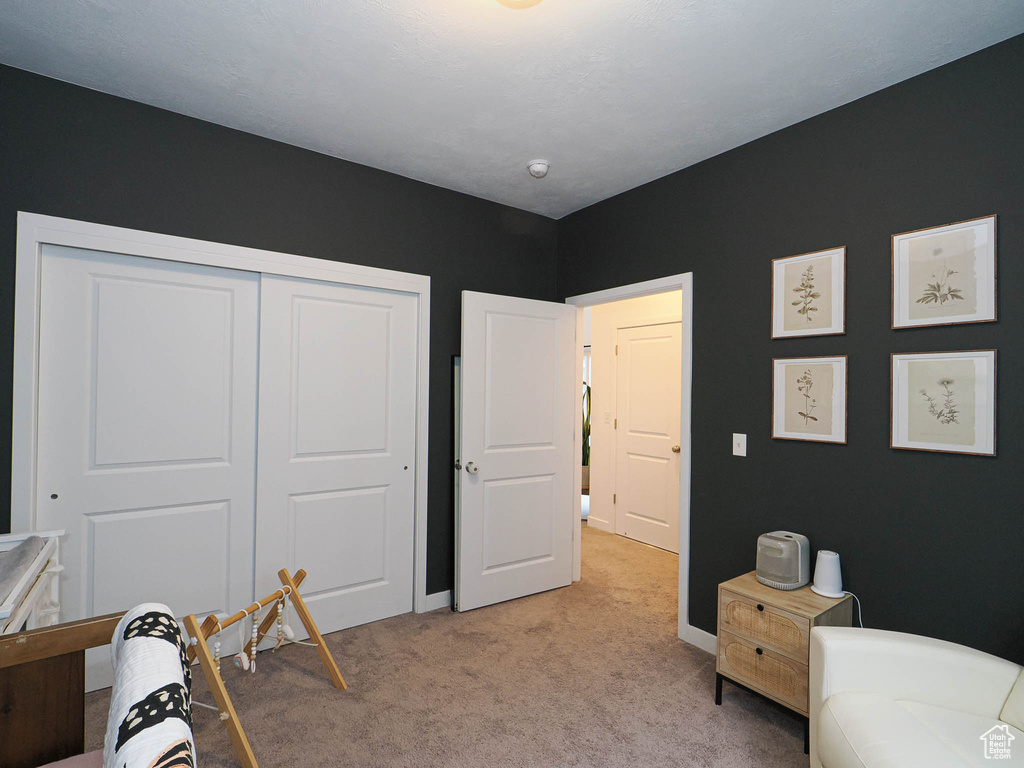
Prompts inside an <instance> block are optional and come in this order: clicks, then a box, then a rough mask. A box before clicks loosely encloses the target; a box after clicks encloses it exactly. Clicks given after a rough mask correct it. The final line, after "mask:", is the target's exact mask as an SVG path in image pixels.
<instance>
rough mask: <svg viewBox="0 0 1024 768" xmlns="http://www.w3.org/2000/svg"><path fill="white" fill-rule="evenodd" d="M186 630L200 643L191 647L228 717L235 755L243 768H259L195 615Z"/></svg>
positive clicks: (229, 732) (186, 618) (188, 618)
mask: <svg viewBox="0 0 1024 768" xmlns="http://www.w3.org/2000/svg"><path fill="white" fill-rule="evenodd" d="M185 629H187V630H188V633H189V634H190V635H191V636H192V637H194V638H196V639H197V640H198V641H199V642H197V643H196V644H195V645H191V646H189V647H190V648H195V655H196V656H197V657H198V658H199V665H200V666H201V667H202V669H203V674H204V675H206V682H207V683H209V685H210V692H211V693H213V698H214V700H215V701H216V702H217V707H218V709H219V710H220V711H221V712H222V713H223V715H226V716H227V718H226V719H225V720H224V727H226V728H227V729H228V735H229V736H230V737H231V744H232V745H233V746H234V748H235V754H236V755H238V761H239V762H240V763H241V764H242V768H258V766H257V765H256V756H255V755H254V754H253V753H252V747H250V746H249V740H248V739H247V738H246V737H245V731H243V730H242V724H241V723H240V722H239V720H238V714H237V713H236V712H235V707H234V705H233V704H232V703H231V697H230V696H228V689H227V688H225V687H224V681H223V680H222V679H221V677H220V673H219V672H217V665H216V663H215V662H214V660H213V654H211V653H210V647H209V646H208V645H207V644H206V636H205V635H204V634H203V631H202V629H201V628H200V627H199V622H198V621H196V617H195V616H194V615H192V614H189V615H188V616H186V617H185ZM223 715H222V716H223Z"/></svg>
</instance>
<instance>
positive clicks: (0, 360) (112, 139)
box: [0, 66, 556, 592]
mask: <svg viewBox="0 0 1024 768" xmlns="http://www.w3.org/2000/svg"><path fill="white" fill-rule="evenodd" d="M19 210H21V211H29V212H33V213H43V214H48V215H51V216H63V217H66V218H71V219H82V220H85V221H92V222H97V223H101V224H112V225H116V226H120V227H130V228H133V229H141V230H148V231H152V232H161V233H165V234H171V235H180V236H184V237H193V238H199V239H202V240H212V241H216V242H222V243H231V244H233V245H243V246H250V247H254V248H264V249H268V250H275V251H284V252H287V253H296V254H300V255H303V256H312V257H316V258H321V259H333V260H336V261H345V262H349V263H354V264H367V265H372V266H375V267H384V268H388V269H397V270H403V271H407V272H415V273H418V274H425V275H430V278H431V296H430V309H431V316H430V441H429V442H430V447H429V451H430V453H429V462H430V471H429V508H428V547H427V561H428V564H427V591H428V592H436V591H441V590H444V589H448V588H449V587H451V584H452V578H453V577H452V544H453V536H452V521H453V518H452V511H451V510H452V499H451V472H450V466H451V464H450V461H451V456H452V444H451V422H452V418H451V396H450V391H451V356H452V355H454V354H458V352H459V314H460V291H462V290H463V289H469V290H476V291H489V292H493V293H506V294H510V295H517V296H526V297H531V298H537V299H553V298H554V294H555V249H556V224H555V222H554V221H552V220H550V219H546V218H544V217H541V216H535V215H532V214H528V213H523V212H521V211H516V210H513V209H510V208H507V207H504V206H500V205H495V204H493V203H488V202H485V201H482V200H478V199H474V198H472V197H469V196H467V195H460V194H457V193H454V192H450V191H447V190H443V189H441V188H439V187H433V186H430V185H428V184H422V183H419V182H415V181H411V180H409V179H405V178H402V177H399V176H395V175H393V174H389V173H384V172H382V171H377V170H374V169H371V168H367V167H364V166H360V165H356V164H353V163H348V162H345V161H342V160H336V159H333V158H329V157H327V156H325V155H320V154H317V153H314V152H309V151H306V150H302V149H296V148H294V147H289V146H286V145H284V144H279V143H276V142H273V141H268V140H266V139H262V138H258V137H256V136H252V135H249V134H245V133H241V132H238V131H232V130H229V129H227V128H222V127H220V126H216V125H213V124H210V123H204V122H202V121H199V120H194V119H192V118H188V117H182V116H181V115H176V114H173V113H170V112H166V111H163V110H159V109H155V108H153V107H147V106H144V105H142V104H137V103H134V102H131V101H126V100H124V99H118V98H114V97H111V96H106V95H103V94H100V93H96V92H94V91H89V90H87V89H84V88H79V87H76V86H72V85H67V84H65V83H60V82H57V81H55V80H50V79H47V78H43V77H39V76H36V75H32V74H29V73H26V72H22V71H19V70H15V69H11V68H9V67H2V66H0V434H7V435H9V434H10V417H11V376H12V366H13V333H14V331H13V318H14V247H15V232H16V216H17V211H19ZM0 446H2V447H0V487H2V488H4V489H7V492H9V489H10V481H9V477H10V465H11V464H10V443H9V442H8V440H6V439H5V440H2V441H0ZM7 506H8V505H2V504H0V531H7V530H8V529H9V524H10V523H9V521H10V518H9V510H8V509H7Z"/></svg>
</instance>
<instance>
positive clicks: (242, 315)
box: [36, 246, 259, 685]
mask: <svg viewBox="0 0 1024 768" xmlns="http://www.w3.org/2000/svg"><path fill="white" fill-rule="evenodd" d="M258 319H259V278H258V276H257V275H254V274H251V273H245V272H234V271H231V270H222V269H216V268H212V267H203V266H197V265H191V264H183V263H177V262H164V261H159V260H156V259H146V258H140V257H133V256H124V255H120V254H112V253H103V252H98V251H87V250H79V249H72V248H64V247H56V246H46V247H44V250H43V256H42V264H41V294H40V329H41V330H40V343H39V405H38V420H39V422H38V424H39V426H38V440H39V442H38V454H37V458H38V473H37V478H36V480H37V483H36V524H37V526H38V528H39V529H41V530H45V529H52V528H66V529H67V536H66V537H65V539H64V540H63V541H62V542H61V559H62V562H63V565H64V566H65V569H66V570H65V572H64V574H62V576H61V581H62V583H61V603H62V606H61V608H62V612H61V619H62V620H65V621H72V620H75V619H79V618H85V617H88V616H94V615H100V614H103V613H108V612H112V611H117V610H126V609H128V608H131V607H132V606H133V605H135V604H138V603H142V602H163V603H166V604H167V605H169V606H170V607H171V609H172V610H173V611H174V612H175V613H176V614H177V615H178V616H184V615H186V614H188V613H203V612H208V611H229V610H232V609H233V606H237V605H240V604H243V603H245V602H246V601H248V600H249V599H251V597H252V591H253V590H252V587H253V585H252V568H253V536H254V514H253V509H254V501H255V472H256V467H255V460H256V456H255V453H256V387H257V378H256V377H257V373H258V370H257V351H258V348H257V347H258V345H257V333H258ZM95 656H96V655H95V654H94V657H95ZM99 656H100V657H103V656H104V654H99ZM102 666H105V664H101V665H100V667H102ZM89 673H90V678H91V679H90V685H92V684H94V683H95V681H99V680H101V679H102V675H103V674H104V673H103V672H102V671H100V670H99V667H97V666H96V665H95V664H93V663H91V662H90V664H89ZM95 674H99V675H100V677H95Z"/></svg>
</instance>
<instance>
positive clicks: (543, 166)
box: [526, 160, 549, 179]
mask: <svg viewBox="0 0 1024 768" xmlns="http://www.w3.org/2000/svg"><path fill="white" fill-rule="evenodd" d="M526 168H527V169H528V170H529V171H530V175H531V176H533V178H535V179H543V178H544V177H545V176H547V175H548V168H549V165H548V161H547V160H531V161H530V162H528V163H527V164H526Z"/></svg>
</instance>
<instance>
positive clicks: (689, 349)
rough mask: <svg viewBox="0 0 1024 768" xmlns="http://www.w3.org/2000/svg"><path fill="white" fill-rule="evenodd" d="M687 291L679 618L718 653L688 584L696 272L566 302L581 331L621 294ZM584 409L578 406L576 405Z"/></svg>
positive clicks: (692, 638) (686, 631) (693, 637)
mask: <svg viewBox="0 0 1024 768" xmlns="http://www.w3.org/2000/svg"><path fill="white" fill-rule="evenodd" d="M676 290H681V291H682V300H683V308H682V321H683V333H682V343H683V354H682V377H681V381H680V384H681V387H680V394H681V398H682V402H681V403H680V409H679V420H680V428H679V435H680V447H681V455H680V457H679V460H680V464H679V622H678V636H679V637H680V638H681V639H683V640H685V641H686V642H688V643H692V644H693V645H696V646H697V647H699V648H702V649H704V650H705V651H708V652H709V653H714V652H715V637H714V635H711V634H709V633H707V632H705V631H704V630H701V629H698V628H697V627H694V626H691V625H690V610H689V596H690V593H689V583H690V480H691V459H690V457H691V444H690V441H691V438H690V402H691V393H692V386H693V379H692V369H693V273H692V272H686V273H684V274H679V275H670V276H668V277H659V278H657V279H656V280H646V281H644V282H642V283H632V284H630V285H622V286H618V287H616V288H609V289H607V290H604V291H595V292H593V293H584V294H580V295H578V296H570V297H568V298H567V299H566V300H565V303H566V304H573V305H575V306H576V307H578V308H579V311H578V314H577V328H578V329H579V334H578V335H580V336H581V335H582V329H583V308H584V307H592V306H594V305H595V304H606V303H608V302H611V301H619V300H621V299H631V298H634V297H637V296H648V295H650V294H653V293H665V292H666V291H676ZM576 369H577V370H576V378H577V380H578V381H582V380H583V379H582V376H583V359H582V355H580V356H578V358H577V362H576ZM577 410H579V409H577ZM576 419H577V425H576V436H577V438H576V439H577V441H579V439H580V435H581V434H582V430H583V414H582V412H580V413H577V415H576ZM581 483H582V477H581V471H580V468H577V471H576V488H575V493H574V497H575V500H576V504H575V506H576V509H575V515H576V517H575V519H576V521H577V526H576V528H574V530H577V531H578V532H577V535H576V536H575V539H574V542H573V544H574V547H573V559H574V562H573V573H574V575H573V579H574V580H579V578H580V570H581V559H582V558H581V552H580V538H581V536H582V522H581V521H580V518H581V510H580V495H581Z"/></svg>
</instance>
